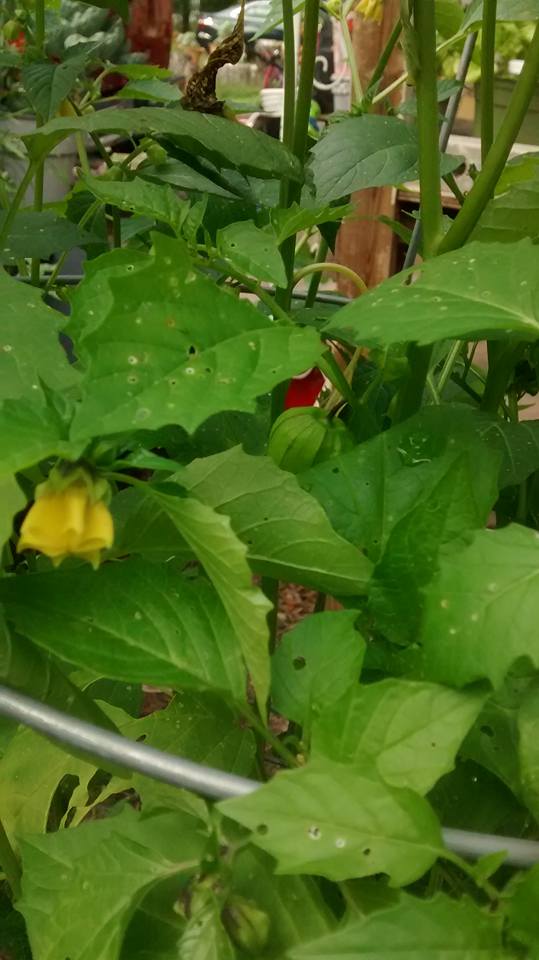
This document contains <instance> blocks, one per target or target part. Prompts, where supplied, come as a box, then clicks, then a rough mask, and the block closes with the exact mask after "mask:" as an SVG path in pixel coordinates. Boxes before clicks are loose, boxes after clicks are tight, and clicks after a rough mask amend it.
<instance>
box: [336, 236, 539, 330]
mask: <svg viewBox="0 0 539 960" xmlns="http://www.w3.org/2000/svg"><path fill="white" fill-rule="evenodd" d="M414 270H417V268H414ZM538 276H539V247H538V246H535V245H534V244H532V242H531V240H529V239H525V240H521V241H520V242H519V243H511V244H505V243H489V244H483V243H467V244H466V246H464V247H462V249H460V250H454V251H452V252H451V253H445V254H443V255H442V256H440V257H435V258H434V260H429V261H428V262H427V263H424V264H422V265H421V268H420V276H419V279H418V280H417V282H416V283H412V284H406V283H404V282H403V281H404V280H405V279H406V278H407V277H408V272H406V271H405V272H404V273H402V274H399V275H397V276H396V277H392V278H391V279H389V280H385V281H384V282H383V283H381V284H379V285H378V286H377V287H376V288H375V289H374V290H371V291H370V292H369V293H367V294H363V296H361V297H358V298H357V299H356V300H353V301H352V303H350V304H349V305H347V306H346V307H344V308H343V309H342V310H339V312H338V313H337V314H336V315H335V317H334V318H333V319H332V320H330V322H329V323H328V324H327V325H326V327H325V328H324V332H325V333H326V335H327V336H329V337H338V338H341V339H343V340H346V341H348V342H351V343H357V344H362V345H365V346H389V345H391V344H394V343H402V342H403V341H406V340H414V341H416V342H418V343H423V344H427V343H434V342H435V341H436V340H443V339H444V338H459V337H465V338H468V339H480V338H482V337H492V338H499V339H504V337H507V336H508V335H513V336H520V337H522V338H523V339H525V340H535V339H537V337H539V321H538V319H537V303H538V299H539V282H538V280H537V277H538ZM456 277H458V282H455V278H456Z"/></svg>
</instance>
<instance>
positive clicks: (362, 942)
mask: <svg viewBox="0 0 539 960" xmlns="http://www.w3.org/2000/svg"><path fill="white" fill-rule="evenodd" d="M396 944H398V948H397V949H398V956H399V958H402V960H450V958H452V957H453V958H454V960H486V958H487V957H488V960H510V956H511V955H510V954H509V953H506V952H505V950H504V949H503V946H502V940H501V920H500V918H499V917H493V916H492V915H491V914H489V912H488V911H487V910H485V909H482V908H481V907H478V906H477V904H475V903H474V902H473V901H472V900H469V899H468V898H462V899H460V900H453V899H451V898H450V897H447V896H445V894H442V893H439V894H437V896H436V897H434V899H432V900H419V899H416V898H415V897H409V896H406V895H404V896H402V897H401V900H400V902H399V903H398V904H396V906H394V907H390V908H389V909H388V910H377V911H375V912H374V913H371V914H370V915H369V916H367V917H365V918H364V919H362V920H359V921H356V922H354V923H348V924H343V925H341V927H340V928H339V929H338V930H335V931H334V932H333V933H329V934H327V935H326V936H325V937H321V938H320V939H318V940H314V941H313V942H312V943H306V944H303V945H301V946H298V947H295V948H294V949H293V950H291V951H290V953H289V957H290V960H308V958H309V957H310V958H312V960H338V958H339V957H358V958H359V957H364V958H365V960H375V958H376V960H394V957H395V953H396V948H395V945H396Z"/></svg>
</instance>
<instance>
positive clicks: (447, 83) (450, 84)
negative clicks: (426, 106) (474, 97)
mask: <svg viewBox="0 0 539 960" xmlns="http://www.w3.org/2000/svg"><path fill="white" fill-rule="evenodd" d="M451 5H453V4H451ZM454 5H455V7H456V8H457V9H458V10H459V11H460V16H461V17H462V7H461V6H460V3H459V0H454ZM436 6H437V7H438V3H437V4H436ZM456 32H457V31H456V30H452V31H451V34H450V35H451V36H452V35H453V34H454V33H456ZM461 89H462V83H459V81H458V80H451V79H447V78H444V79H443V80H438V82H437V84H436V94H437V97H436V98H437V101H438V103H443V102H444V100H448V99H449V97H451V96H453V94H454V93H457V91H458V90H461ZM398 109H399V113H400V114H401V116H403V117H417V97H415V96H414V95H413V94H412V95H411V96H410V95H409V96H407V97H406V100H404V101H403V103H402V104H399V108H398ZM401 227H402V224H401Z"/></svg>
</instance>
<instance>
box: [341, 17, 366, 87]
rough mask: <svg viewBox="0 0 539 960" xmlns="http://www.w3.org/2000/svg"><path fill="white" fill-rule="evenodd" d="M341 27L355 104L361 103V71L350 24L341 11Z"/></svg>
mask: <svg viewBox="0 0 539 960" xmlns="http://www.w3.org/2000/svg"><path fill="white" fill-rule="evenodd" d="M339 22H340V25H341V33H342V38H343V43H344V49H345V50H346V59H347V60H348V66H349V68H350V76H351V78H352V90H353V91H354V100H353V102H354V103H361V102H362V100H363V89H362V87H361V80H360V77H359V69H358V65H357V60H356V55H355V52H354V46H353V44H352V37H351V36H350V30H349V29H348V23H347V21H346V17H345V15H344V12H343V11H342V10H341V15H340V18H339Z"/></svg>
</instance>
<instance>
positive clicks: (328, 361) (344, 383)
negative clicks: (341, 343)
mask: <svg viewBox="0 0 539 960" xmlns="http://www.w3.org/2000/svg"><path fill="white" fill-rule="evenodd" d="M318 368H319V370H321V371H322V373H323V374H324V376H325V377H327V379H328V380H329V381H330V383H331V384H332V386H333V387H334V388H335V389H336V390H338V391H339V393H340V394H341V396H342V397H343V398H344V399H345V400H347V401H348V403H349V404H350V406H351V407H355V406H357V397H356V395H355V393H354V391H353V390H352V387H351V386H350V384H349V382H348V380H347V379H346V377H345V375H344V372H343V371H342V370H341V368H340V366H339V364H338V363H337V361H336V359H335V357H334V356H333V354H332V352H331V350H326V352H325V353H324V356H323V357H321V359H320V360H319V361H318Z"/></svg>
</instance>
